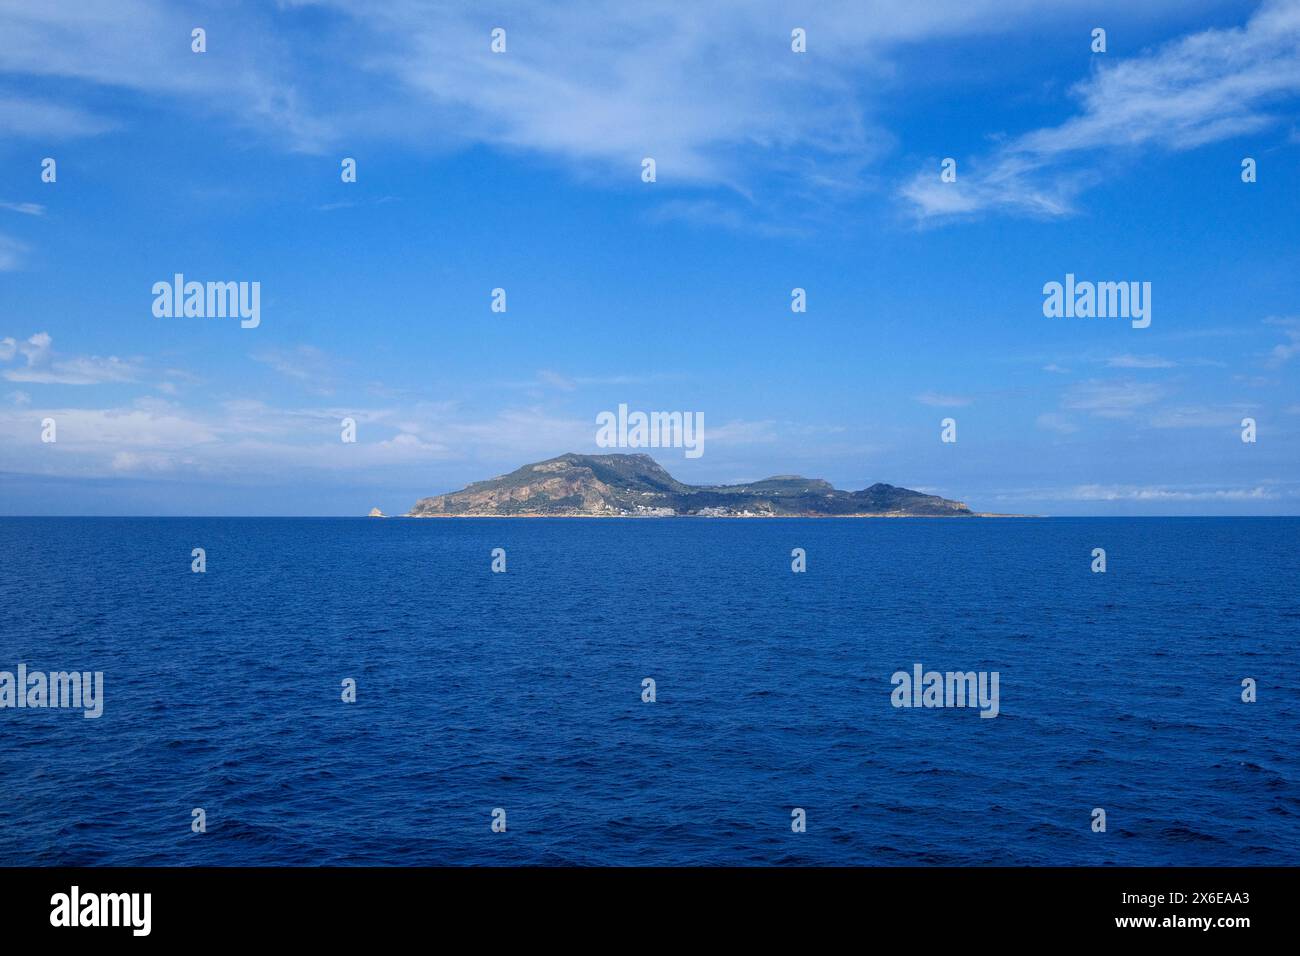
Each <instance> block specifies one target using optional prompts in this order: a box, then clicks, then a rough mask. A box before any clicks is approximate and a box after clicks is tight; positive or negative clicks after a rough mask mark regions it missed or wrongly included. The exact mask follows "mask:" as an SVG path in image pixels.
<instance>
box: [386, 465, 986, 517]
mask: <svg viewBox="0 0 1300 956" xmlns="http://www.w3.org/2000/svg"><path fill="white" fill-rule="evenodd" d="M687 515H689V516H700V517H718V518H764V517H772V518H779V517H841V518H881V517H889V518H895V517H897V518H905V517H952V518H956V517H974V516H975V512H972V511H971V510H970V509H969V508H968V507H966V505H964V504H962V503H961V502H960V501H950V500H948V499H947V498H940V497H937V496H936V495H925V494H922V493H921V492H919V491H910V490H908V489H907V488H896V487H894V486H893V485H883V484H875V485H872V486H871V487H870V488H866V489H864V490H862V491H840V490H838V489H836V488H834V487H832V486H831V484H830V483H829V482H826V481H822V480H820V479H817V478H801V477H799V476H798V475H777V476H776V477H773V478H764V479H763V480H762V481H755V482H750V483H748V484H743V485H686V484H683V483H682V482H680V481H678V480H677V479H676V478H674V477H673V476H672V475H670V474H668V472H666V471H664V469H663V468H661V467H660V466H659V463H658V462H656V461H655V460H654V459H653V458H651V457H650V456H649V455H575V454H568V455H560V456H559V457H558V458H551V459H549V460H548V461H540V462H537V463H536V464H533V465H524V466H523V467H522V468H519V469H517V470H516V471H512V472H511V473H510V474H508V475H502V476H501V477H499V478H493V479H491V480H490V481H476V482H474V484H472V485H470V486H469V487H467V488H465V489H463V490H461V491H453V492H451V493H449V494H445V495H435V496H434V497H432V498H421V499H420V500H419V501H417V502H416V503H415V507H413V508H412V509H411V511H410V514H409V517H413V518H441V517H674V516H687Z"/></svg>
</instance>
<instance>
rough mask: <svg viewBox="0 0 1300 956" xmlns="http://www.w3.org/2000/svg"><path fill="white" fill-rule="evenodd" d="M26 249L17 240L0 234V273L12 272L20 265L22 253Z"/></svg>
mask: <svg viewBox="0 0 1300 956" xmlns="http://www.w3.org/2000/svg"><path fill="white" fill-rule="evenodd" d="M26 251H27V247H26V246H25V245H23V244H22V243H21V242H19V241H18V240H17V239H13V238H10V237H9V236H6V235H4V234H3V233H0V272H13V271H14V270H15V269H17V268H18V267H19V266H20V265H22V256H23V253H24V252H26Z"/></svg>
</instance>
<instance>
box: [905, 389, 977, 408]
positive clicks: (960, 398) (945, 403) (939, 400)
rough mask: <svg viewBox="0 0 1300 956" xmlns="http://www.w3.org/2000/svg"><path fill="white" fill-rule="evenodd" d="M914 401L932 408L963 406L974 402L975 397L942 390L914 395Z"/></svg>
mask: <svg viewBox="0 0 1300 956" xmlns="http://www.w3.org/2000/svg"><path fill="white" fill-rule="evenodd" d="M916 401H918V402H920V403H921V404H922V405H930V406H933V407H934V408H964V407H965V406H967V405H973V404H974V403H975V399H973V398H969V397H967V396H965V395H951V394H946V393H943V392H922V393H921V394H920V395H917V396H916Z"/></svg>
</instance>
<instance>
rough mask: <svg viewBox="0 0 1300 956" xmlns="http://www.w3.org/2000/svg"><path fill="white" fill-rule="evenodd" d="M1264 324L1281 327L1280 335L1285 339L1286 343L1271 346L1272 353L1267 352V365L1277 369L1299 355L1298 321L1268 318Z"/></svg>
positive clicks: (1299, 320)
mask: <svg viewBox="0 0 1300 956" xmlns="http://www.w3.org/2000/svg"><path fill="white" fill-rule="evenodd" d="M1264 322H1265V323H1266V324H1268V325H1276V326H1279V327H1281V329H1282V334H1283V335H1285V336H1286V338H1287V341H1285V342H1283V343H1282V344H1280V345H1275V346H1273V351H1271V352H1269V356H1268V364H1269V365H1270V366H1272V367H1273V368H1277V367H1278V366H1280V365H1285V364H1286V363H1287V362H1289V361H1291V359H1293V358H1295V357H1296V356H1297V355H1300V319H1294V318H1285V319H1279V318H1268V319H1265V320H1264Z"/></svg>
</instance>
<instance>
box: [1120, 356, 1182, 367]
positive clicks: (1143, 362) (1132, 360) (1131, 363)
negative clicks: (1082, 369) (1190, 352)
mask: <svg viewBox="0 0 1300 956" xmlns="http://www.w3.org/2000/svg"><path fill="white" fill-rule="evenodd" d="M1106 365H1107V366H1109V367H1110V368H1176V367H1177V365H1178V363H1177V362H1175V361H1174V360H1173V359H1167V358H1161V357H1160V356H1158V355H1113V356H1111V357H1110V358H1109V359H1107V360H1106Z"/></svg>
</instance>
